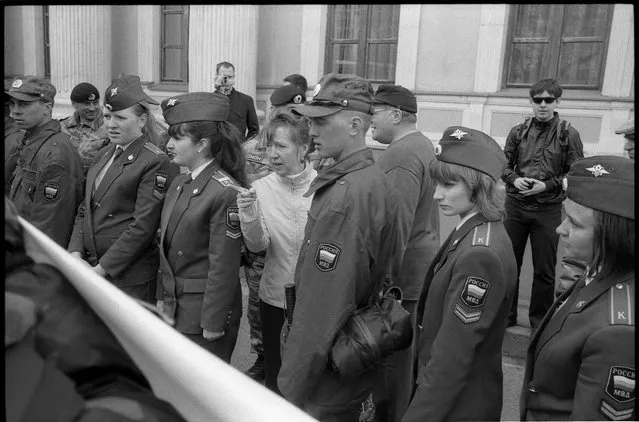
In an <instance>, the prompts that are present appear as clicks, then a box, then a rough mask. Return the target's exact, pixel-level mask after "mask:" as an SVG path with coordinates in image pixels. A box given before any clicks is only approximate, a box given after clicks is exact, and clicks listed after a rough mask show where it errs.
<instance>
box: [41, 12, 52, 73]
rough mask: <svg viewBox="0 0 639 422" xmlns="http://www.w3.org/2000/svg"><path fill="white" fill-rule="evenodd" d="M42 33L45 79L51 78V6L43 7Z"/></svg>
mask: <svg viewBox="0 0 639 422" xmlns="http://www.w3.org/2000/svg"><path fill="white" fill-rule="evenodd" d="M42 28H43V30H42V33H43V38H44V40H43V41H44V77H45V78H47V79H50V78H51V42H50V40H49V6H42Z"/></svg>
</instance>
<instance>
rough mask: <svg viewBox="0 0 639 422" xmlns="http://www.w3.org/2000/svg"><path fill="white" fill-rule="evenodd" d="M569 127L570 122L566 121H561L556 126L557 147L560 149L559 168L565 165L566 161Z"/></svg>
mask: <svg viewBox="0 0 639 422" xmlns="http://www.w3.org/2000/svg"><path fill="white" fill-rule="evenodd" d="M569 127H570V122H567V121H566V120H562V121H561V123H559V124H558V125H557V139H559V146H560V147H561V168H562V171H563V168H564V167H565V165H566V161H567V160H568V128H569Z"/></svg>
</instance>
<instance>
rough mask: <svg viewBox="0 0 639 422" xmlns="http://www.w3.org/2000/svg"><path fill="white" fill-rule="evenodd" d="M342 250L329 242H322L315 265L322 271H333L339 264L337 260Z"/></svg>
mask: <svg viewBox="0 0 639 422" xmlns="http://www.w3.org/2000/svg"><path fill="white" fill-rule="evenodd" d="M341 252H342V250H341V249H340V248H338V247H337V246H335V245H332V244H329V243H320V244H319V245H318V246H317V252H316V253H315V266H316V267H317V268H318V269H319V270H320V271H332V270H334V269H335V267H336V266H337V260H338V258H339V255H340V253H341Z"/></svg>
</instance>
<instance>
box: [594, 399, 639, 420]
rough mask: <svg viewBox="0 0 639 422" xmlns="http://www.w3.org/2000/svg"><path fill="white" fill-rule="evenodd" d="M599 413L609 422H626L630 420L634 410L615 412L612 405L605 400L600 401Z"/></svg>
mask: <svg viewBox="0 0 639 422" xmlns="http://www.w3.org/2000/svg"><path fill="white" fill-rule="evenodd" d="M599 411H600V412H601V413H602V414H603V415H604V416H606V417H607V418H608V419H610V420H611V421H627V420H630V418H632V414H633V413H634V408H632V407H631V408H630V409H623V410H617V409H615V408H614V407H613V406H612V405H610V404H608V402H607V401H606V400H601V407H599Z"/></svg>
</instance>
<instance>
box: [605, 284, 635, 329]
mask: <svg viewBox="0 0 639 422" xmlns="http://www.w3.org/2000/svg"><path fill="white" fill-rule="evenodd" d="M633 287H634V286H630V284H629V283H618V284H615V285H614V286H612V287H611V288H610V325H633V326H634V325H635V297H634V292H633V290H634V289H633Z"/></svg>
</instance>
